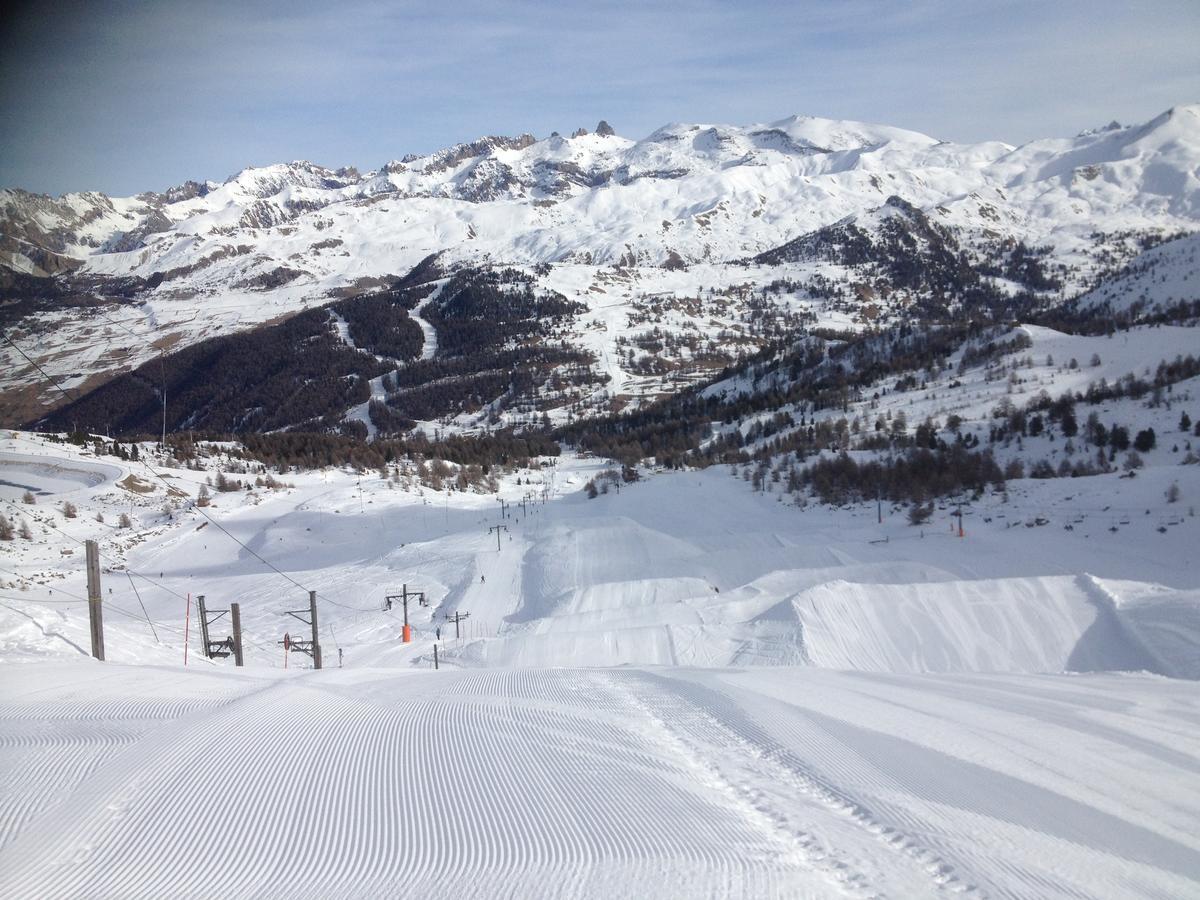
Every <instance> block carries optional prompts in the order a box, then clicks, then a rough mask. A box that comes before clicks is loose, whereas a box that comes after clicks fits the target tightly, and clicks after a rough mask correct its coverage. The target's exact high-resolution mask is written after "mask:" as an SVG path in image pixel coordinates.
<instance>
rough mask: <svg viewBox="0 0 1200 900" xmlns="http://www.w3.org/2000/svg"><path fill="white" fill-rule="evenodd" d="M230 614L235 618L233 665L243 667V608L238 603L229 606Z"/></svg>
mask: <svg viewBox="0 0 1200 900" xmlns="http://www.w3.org/2000/svg"><path fill="white" fill-rule="evenodd" d="M229 613H230V615H231V616H232V617H233V663H234V665H236V666H239V667H240V666H242V665H243V660H242V608H241V606H239V605H238V604H237V603H230V604H229Z"/></svg>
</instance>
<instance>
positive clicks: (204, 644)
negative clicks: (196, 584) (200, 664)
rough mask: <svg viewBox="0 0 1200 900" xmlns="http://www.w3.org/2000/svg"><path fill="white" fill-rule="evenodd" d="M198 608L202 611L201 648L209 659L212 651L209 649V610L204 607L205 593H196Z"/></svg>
mask: <svg viewBox="0 0 1200 900" xmlns="http://www.w3.org/2000/svg"><path fill="white" fill-rule="evenodd" d="M196 609H197V610H198V611H199V612H200V650H201V652H202V653H203V654H204V655H205V656H207V657H208V658H209V659H212V653H210V652H209V649H208V610H206V609H205V608H204V595H203V594H197V595H196Z"/></svg>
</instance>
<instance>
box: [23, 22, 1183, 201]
mask: <svg viewBox="0 0 1200 900" xmlns="http://www.w3.org/2000/svg"><path fill="white" fill-rule="evenodd" d="M9 8H10V10H11V9H12V6H11V4H10V5H9ZM1198 46H1200V2H1196V0H1159V2H1155V0H1151V2H1145V3H1137V4H1130V3H1117V2H1110V0H1095V2H1087V3H1083V2H1073V0H1066V2H1056V0H1039V2H1029V0H998V2H989V3H983V2H974V0H958V2H950V0H916V2H912V3H901V2H878V0H841V2H794V3H780V2H760V0H746V2H740V3H724V2H698V3H694V2H652V0H647V2H640V3H639V2H631V0H593V2H576V0H562V2H558V3H544V2H510V0H488V2H480V0H463V2H454V0H447V2H441V3H409V2H400V3H387V2H377V0H350V2H345V3H336V2H328V0H326V2H321V3H309V2H307V0H293V2H279V3H275V2H253V0H243V2H234V3H226V2H205V0H194V2H170V0H160V2H154V0H143V2H102V0H98V2H90V3H78V2H76V3H64V2H52V0H51V2H42V3H37V4H28V5H26V6H23V7H20V8H18V9H17V10H16V12H15V13H14V12H11V11H10V13H9V14H7V15H6V16H5V18H4V20H3V22H0V186H5V187H13V186H19V187H24V188H27V189H30V190H36V191H42V192H47V193H53V194H58V193H61V192H64V191H69V190H85V189H96V190H102V191H105V192H107V193H110V194H131V193H135V192H137V191H140V190H151V189H153V190H158V189H162V188H165V187H167V186H169V185H172V184H178V183H180V182H182V181H184V180H186V179H189V178H195V179H212V180H216V181H221V180H224V179H225V178H226V177H228V176H229V175H231V174H233V173H234V172H236V171H237V170H239V169H241V168H243V167H245V166H248V165H263V164H267V163H271V162H280V161H286V160H292V159H310V160H313V161H314V162H318V163H322V164H324V165H329V166H340V165H355V166H358V167H359V168H361V169H364V170H365V169H369V168H374V167H377V166H379V165H381V164H382V163H384V162H386V161H387V160H389V159H394V158H397V157H400V156H402V155H404V154H405V153H423V152H428V151H430V150H434V149H437V148H439V147H442V146H445V145H448V144H452V143H455V142H457V141H463V140H470V139H472V138H475V137H478V136H480V135H483V134H494V133H500V134H516V133H520V132H523V131H528V132H531V133H533V134H535V135H537V136H539V137H544V136H546V135H548V134H549V133H550V132H551V131H560V132H569V131H572V130H574V129H575V128H577V127H579V126H581V125H582V126H584V127H587V128H589V129H590V128H593V127H594V126H595V124H596V122H597V121H598V120H599V119H601V118H604V119H607V120H608V121H609V122H611V123H612V124H613V126H614V127H615V128H616V129H617V131H618V132H619V133H620V134H622V135H624V136H626V137H631V138H640V137H644V136H645V135H647V134H649V133H650V132H651V131H653V130H654V129H655V128H657V127H658V126H660V125H663V124H666V123H667V122H672V121H687V122H730V123H737V124H746V123H751V122H762V121H770V120H773V119H779V118H783V117H784V116H787V115H791V114H792V113H798V114H802V115H817V116H828V117H831V118H844V119H860V120H866V121H874V122H884V123H887V124H890V125H897V126H901V127H905V128H912V129H915V130H917V131H924V132H926V133H928V134H932V135H934V136H936V137H939V138H944V139H947V140H955V141H975V140H985V139H999V140H1005V141H1008V142H1010V143H1021V142H1023V141H1026V140H1030V139H1033V138H1036V137H1048V136H1059V135H1069V134H1073V133H1076V132H1078V131H1079V130H1081V129H1083V128H1086V127H1091V126H1095V125H1100V124H1104V123H1106V122H1108V121H1110V120H1112V119H1118V120H1120V121H1123V122H1129V121H1141V120H1145V119H1148V118H1150V117H1152V116H1154V115H1156V114H1157V113H1159V112H1162V111H1163V110H1165V109H1167V108H1168V107H1170V106H1172V105H1175V104H1180V103H1192V102H1200V62H1198V59H1200V53H1198V52H1197V49H1196V48H1197V47H1198Z"/></svg>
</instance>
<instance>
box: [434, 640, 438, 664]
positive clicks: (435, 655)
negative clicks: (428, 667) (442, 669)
mask: <svg viewBox="0 0 1200 900" xmlns="http://www.w3.org/2000/svg"><path fill="white" fill-rule="evenodd" d="M437 667H438V658H437V644H434V645H433V668H434V671H436V670H437Z"/></svg>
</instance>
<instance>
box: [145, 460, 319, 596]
mask: <svg viewBox="0 0 1200 900" xmlns="http://www.w3.org/2000/svg"><path fill="white" fill-rule="evenodd" d="M165 449H166V448H165V447H164V451H165ZM139 462H141V463H142V465H143V466H145V468H146V471H147V472H149V473H150V474H151V475H153V476H154V477H155V478H157V479H158V480H159V481H161V482H162V483H163V484H164V485H165V486H166V487H168V488H170V487H172V485H171V483H170V482H169V481H167V479H165V478H163V476H162V475H160V474H158V472H155V471H154V468H153V466H151V465H150V464H149V463H148V462H146V461H145V460H139ZM191 509H194V510H196V512H198V513H200V515H202V516H204V518H206V519H208V521H209V522H210V523H212V524H213V525H215V526H216V527H217V528H218V529H219V530H220V531H221V533H222V534H224V535H225V536H226V537H228V538H229V539H230V540H231V541H233V542H234V543H235V544H237V545H238V546H239V547H241V548H242V549H243V550H245V551H246V552H247V553H249V554H250V555H251V556H253V557H254V558H255V559H257V560H258V561H259V562H260V563H262V564H263V565H264V566H266V567H267V568H268V569H270V570H271V571H273V572H274V573H275V574H276V575H278V576H279V577H280V578H283V579H285V580H287V581H289V582H291V583H292V584H293V585H295V586H296V587H298V588H299V589H300V590H302V591H304V592H305V593H306V594H307V593H309V589H308V588H306V587H305V586H304V585H302V584H301V583H300V582H298V581H297V580H296V579H295V578H292V577H291V576H290V575H288V574H287V573H285V572H283V571H281V570H279V569H278V568H276V567H275V566H274V565H273V564H272V563H270V562H268V561H267V560H266V559H264V558H263V557H262V556H260V555H259V554H258V553H256V552H255V551H254V550H251V549H250V547H248V546H247V545H246V544H245V543H244V542H243V541H241V540H240V539H239V538H238V537H237V536H236V535H234V534H233V532H231V531H230V530H229V529H228V528H226V527H225V526H224V525H222V524H221V523H220V522H218V521H217V520H216V519H214V518H213V517H212V516H210V515H209V514H208V513H207V512H206V511H205V509H204V507H203V506H197V505H195V504H193V505H192V506H191Z"/></svg>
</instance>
